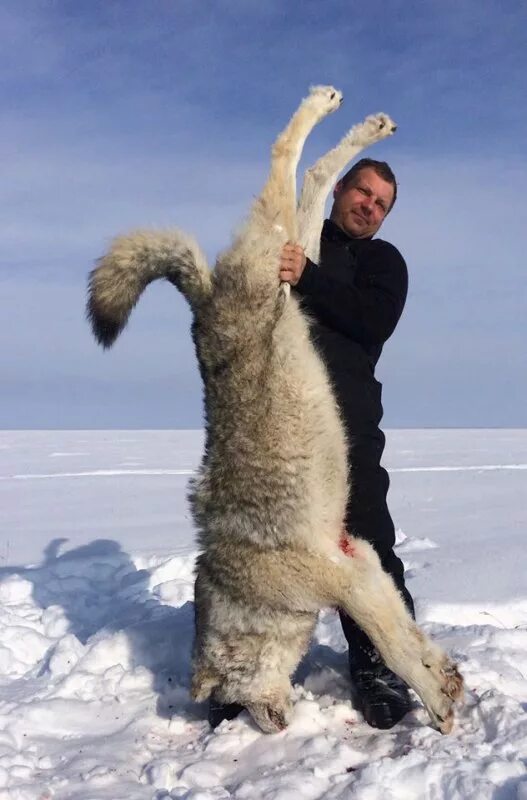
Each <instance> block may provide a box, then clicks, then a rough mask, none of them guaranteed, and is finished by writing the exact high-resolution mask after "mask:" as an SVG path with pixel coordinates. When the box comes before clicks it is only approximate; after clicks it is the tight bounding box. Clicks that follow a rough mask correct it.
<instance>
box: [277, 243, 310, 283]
mask: <svg viewBox="0 0 527 800" xmlns="http://www.w3.org/2000/svg"><path fill="white" fill-rule="evenodd" d="M306 262H307V259H306V254H305V253H304V248H303V247H302V245H300V244H292V243H291V242H287V244H284V246H283V249H282V254H281V256H280V273H279V275H280V280H281V281H284V283H290V284H291V286H296V285H297V283H298V281H299V280H300V277H301V275H302V273H303V271H304V267H305V266H306Z"/></svg>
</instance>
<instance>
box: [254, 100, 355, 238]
mask: <svg viewBox="0 0 527 800" xmlns="http://www.w3.org/2000/svg"><path fill="white" fill-rule="evenodd" d="M341 102H342V94H341V93H340V92H339V91H338V90H337V89H334V88H333V86H314V87H313V88H312V89H311V90H310V93H309V95H308V96H307V97H306V98H304V99H303V100H302V102H301V103H300V106H299V108H298V109H297V111H296V112H295V113H294V114H293V116H292V118H291V120H290V122H289V124H288V125H287V127H286V128H285V130H284V131H282V133H281V134H280V135H279V137H278V138H277V140H276V141H275V143H274V145H273V149H272V157H271V169H270V173H269V177H268V179H267V183H266V184H265V186H264V188H263V190H262V192H261V194H260V196H259V197H258V199H257V200H256V202H255V204H254V206H253V210H252V213H251V217H250V218H249V225H251V223H252V222H253V221H254V222H256V223H257V224H258V225H259V226H261V227H262V228H263V229H269V226H272V225H277V226H280V227H281V228H283V229H284V241H285V240H286V239H291V240H296V234H297V229H296V168H297V166H298V161H299V159H300V156H301V154H302V148H303V146H304V143H305V141H306V139H307V137H308V135H309V133H310V132H311V130H312V129H313V128H314V126H315V125H316V124H317V123H318V122H320V121H321V120H322V119H323V118H324V117H325V116H327V115H328V114H330V113H331V112H332V111H336V109H337V108H338V107H339V106H340V104H341Z"/></svg>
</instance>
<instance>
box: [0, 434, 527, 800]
mask: <svg viewBox="0 0 527 800" xmlns="http://www.w3.org/2000/svg"><path fill="white" fill-rule="evenodd" d="M201 443H202V438H201V434H200V433H198V432H193V431H176V432H162V431H140V432H139V431H122V432H116V431H104V432H93V431H90V432H71V431H67V432H64V431H62V432H3V433H0V675H1V678H0V800H50V798H57V800H66V799H67V800H99V799H101V800H102V799H103V798H104V799H105V800H121V798H122V800H125V799H126V800H143V799H144V798H152V799H153V798H155V799H156V800H161V798H173V799H175V798H187V799H188V800H190V798H192V800H224V799H225V798H231V797H232V798H239V800H257V799H258V798H266V799H268V800H271V799H272V800H296V799H297V798H305V799H306V800H311V799H312V798H328V800H337V798H339V799H340V800H344V798H346V799H347V798H360V800H378V798H382V799H383V800H413V798H415V800H423V798H430V800H440V798H444V799H445V800H456V799H458V798H459V799H463V800H466V799H467V798H470V799H471V800H472V798H477V800H485V799H486V798H489V799H490V798H492V799H493V800H509V799H510V800H512V799H513V798H518V800H527V580H526V574H527V570H526V566H527V563H526V561H527V559H526V557H525V541H526V534H527V505H526V503H525V498H526V495H527V431H503V430H501V431H489V430H486V431H485V430H478V431H393V432H390V433H389V435H388V447H387V452H386V459H385V462H386V465H387V466H388V467H389V469H390V473H391V478H392V488H391V491H390V506H391V509H392V513H393V516H394V519H395V522H396V526H397V527H398V529H399V531H398V540H399V545H398V550H399V553H400V554H401V556H402V557H403V559H404V561H405V563H406V565H407V569H408V582H409V587H410V589H411V591H412V593H413V594H414V596H415V598H416V600H417V610H418V619H419V621H420V622H421V623H423V625H424V628H425V629H426V630H427V631H428V632H429V633H430V634H431V635H433V636H434V637H436V638H437V640H438V641H439V642H441V644H442V645H443V646H445V647H446V648H448V649H449V650H450V651H451V652H452V653H453V654H454V655H455V657H456V658H457V659H458V661H459V663H460V665H461V669H462V671H463V673H464V675H465V678H466V684H467V695H466V702H465V705H464V707H463V708H462V709H461V710H460V712H459V715H458V720H457V725H456V728H455V730H454V733H453V734H452V735H451V736H448V737H442V736H440V735H439V734H438V733H436V732H435V731H433V730H432V729H431V728H430V727H429V726H428V722H427V718H426V715H425V713H424V711H423V710H422V708H421V707H420V705H419V703H418V702H417V700H416V702H415V711H414V712H413V713H412V714H410V715H408V717H407V718H406V719H405V720H404V721H403V722H402V723H401V724H399V725H398V726H397V727H396V728H394V729H393V730H391V731H374V730H372V729H371V728H368V727H367V726H366V725H365V724H364V723H363V722H362V720H361V718H360V716H359V715H358V714H357V713H356V712H355V711H354V710H353V708H352V706H351V703H350V700H349V686H348V677H347V672H346V656H345V647H344V640H343V638H342V635H341V633H340V630H339V625H338V620H337V618H336V615H335V614H334V613H333V612H331V611H328V612H325V613H324V614H322V615H321V618H320V623H319V625H318V629H317V633H316V638H315V640H314V642H313V644H312V647H311V649H310V651H309V654H308V656H307V657H306V659H305V661H304V662H303V664H302V665H301V667H300V669H299V672H298V675H297V677H296V680H295V689H294V692H295V697H296V706H295V714H294V719H293V722H292V724H291V726H290V728H289V729H288V730H287V731H286V732H284V733H281V734H278V735H275V736H264V735H262V734H260V733H259V731H258V730H257V729H256V728H255V727H254V725H253V724H252V722H251V721H250V720H249V718H248V717H247V715H245V714H243V715H241V716H240V717H239V718H238V719H236V720H234V721H232V722H230V723H222V725H221V726H220V727H219V728H218V729H217V730H216V731H215V732H211V731H210V730H209V728H208V725H207V723H206V721H205V711H206V710H205V707H204V706H200V705H197V704H195V703H193V702H192V701H191V700H190V698H189V694H188V683H189V669H190V648H191V641H192V626H193V613H192V569H193V558H194V555H193V553H194V549H195V545H194V539H193V532H192V524H191V520H190V517H189V513H188V509H187V506H186V502H185V490H186V484H187V481H188V478H189V475H191V474H192V471H193V469H195V467H196V464H197V463H198V460H199V455H200V450H201Z"/></svg>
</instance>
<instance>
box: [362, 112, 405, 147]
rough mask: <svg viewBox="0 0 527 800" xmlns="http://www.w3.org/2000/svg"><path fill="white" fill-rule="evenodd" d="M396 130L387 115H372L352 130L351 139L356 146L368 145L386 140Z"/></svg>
mask: <svg viewBox="0 0 527 800" xmlns="http://www.w3.org/2000/svg"><path fill="white" fill-rule="evenodd" d="M396 130H397V125H396V124H395V122H394V121H393V119H391V118H390V117H389V116H388V114H372V115H371V116H370V117H366V119H365V120H364V122H362V123H361V124H360V125H356V126H355V128H353V129H352V134H353V138H354V139H356V140H357V142H358V144H362V145H369V144H374V142H380V141H381V139H386V138H387V137H388V136H391V135H392V134H393V133H395V131H396Z"/></svg>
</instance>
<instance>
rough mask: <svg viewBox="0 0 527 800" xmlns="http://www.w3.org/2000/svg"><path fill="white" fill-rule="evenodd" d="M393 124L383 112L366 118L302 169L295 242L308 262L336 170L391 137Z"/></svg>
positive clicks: (315, 250)
mask: <svg viewBox="0 0 527 800" xmlns="http://www.w3.org/2000/svg"><path fill="white" fill-rule="evenodd" d="M396 127H397V126H396V125H395V123H394V122H393V120H392V119H390V117H389V116H388V115H387V114H374V115H372V116H369V117H366V119H365V120H364V122H361V123H359V124H358V125H354V127H353V128H351V130H350V131H348V133H347V134H346V135H345V136H344V138H343V139H341V141H340V142H339V144H338V145H337V146H336V147H334V148H333V149H332V150H329V152H327V153H326V154H325V155H324V156H322V158H319V160H318V161H317V162H316V163H315V164H314V165H313V166H312V167H310V168H309V169H308V170H307V171H306V174H305V176H304V183H303V186H302V191H301V193H300V201H299V203H298V215H297V218H298V234H299V238H298V241H299V242H300V243H301V244H302V246H303V247H304V250H305V252H306V255H307V257H308V258H309V259H311V261H314V262H315V263H317V262H318V256H319V248H320V233H321V231H322V222H323V219H324V206H325V204H326V200H327V198H328V195H329V193H330V191H331V189H332V187H333V185H334V184H335V181H336V179H337V176H338V174H339V172H341V170H343V169H344V167H345V166H346V165H347V164H348V163H349V161H351V159H352V158H354V157H355V156H356V155H357V154H358V153H360V152H361V150H364V148H365V147H369V145H371V144H374V143H375V142H379V141H381V140H382V139H385V138H386V137H387V136H391V135H392V134H393V133H394V132H395V130H396Z"/></svg>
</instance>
